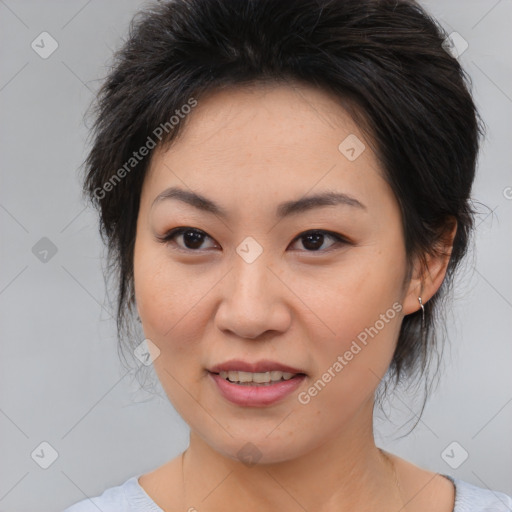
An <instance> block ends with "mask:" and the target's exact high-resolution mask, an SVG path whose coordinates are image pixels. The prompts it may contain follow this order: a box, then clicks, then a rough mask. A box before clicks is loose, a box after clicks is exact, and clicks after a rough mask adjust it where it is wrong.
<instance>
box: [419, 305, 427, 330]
mask: <svg viewBox="0 0 512 512" xmlns="http://www.w3.org/2000/svg"><path fill="white" fill-rule="evenodd" d="M418 302H419V303H420V307H421V328H422V329H424V328H425V307H424V306H423V301H422V300H421V297H418Z"/></svg>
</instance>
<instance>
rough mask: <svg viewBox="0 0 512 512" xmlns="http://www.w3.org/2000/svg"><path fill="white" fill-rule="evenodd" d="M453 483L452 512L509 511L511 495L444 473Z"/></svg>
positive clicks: (511, 509)
mask: <svg viewBox="0 0 512 512" xmlns="http://www.w3.org/2000/svg"><path fill="white" fill-rule="evenodd" d="M445 476H446V477H447V478H449V479H450V480H452V482H453V483H454V485H455V489H456V490H455V508H454V511H453V512H510V511H512V497H510V496H508V495H507V494H505V493H502V492H499V491H493V490H490V489H483V488H482V487H478V486H476V485H473V484H470V483H469V482H465V481H464V480H458V479H456V478H455V479H454V478H451V477H449V476H447V475H445Z"/></svg>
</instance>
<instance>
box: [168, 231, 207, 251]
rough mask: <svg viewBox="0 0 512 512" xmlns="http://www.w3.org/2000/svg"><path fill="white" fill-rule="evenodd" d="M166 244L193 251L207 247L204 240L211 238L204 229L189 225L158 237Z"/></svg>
mask: <svg viewBox="0 0 512 512" xmlns="http://www.w3.org/2000/svg"><path fill="white" fill-rule="evenodd" d="M158 239H159V240H160V241H161V242H163V243H166V244H176V245H177V246H178V247H179V248H180V249H184V250H191V251H195V250H198V249H207V248H208V247H205V246H204V243H205V241H206V240H212V239H211V238H210V237H209V236H208V235H207V234H206V233H205V232H204V231H201V230H200V229H196V228H190V227H180V228H175V229H172V230H171V231H169V232H168V233H166V234H165V235H164V236H163V237H159V238H158Z"/></svg>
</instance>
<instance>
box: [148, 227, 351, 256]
mask: <svg viewBox="0 0 512 512" xmlns="http://www.w3.org/2000/svg"><path fill="white" fill-rule="evenodd" d="M186 232H193V233H199V234H201V235H204V236H205V237H206V238H210V239H211V240H213V239H212V238H211V237H210V236H209V235H208V234H207V233H205V232H204V231H202V230H200V229H197V228H192V227H178V228H174V229H171V230H170V231H168V232H167V233H165V234H164V235H163V236H158V237H157V239H158V241H159V242H161V243H163V244H166V245H170V244H173V243H174V244H176V242H175V240H174V239H175V238H176V237H178V236H180V235H182V234H183V233H186ZM313 234H315V235H318V234H320V235H324V236H325V237H327V238H331V239H332V240H334V241H335V243H334V244H333V245H331V246H330V247H329V248H328V249H323V250H322V249H319V250H307V249H304V252H308V253H321V254H323V253H326V252H329V251H331V250H332V247H335V246H336V245H352V242H351V241H350V240H348V239H347V238H345V237H343V236H342V235H340V234H338V233H335V232H333V231H327V230H325V229H310V230H308V231H304V232H302V233H300V234H299V235H297V236H296V237H295V238H294V239H293V241H292V244H293V243H294V242H295V241H297V240H299V239H301V238H304V237H306V236H308V235H313ZM178 250H181V251H185V252H201V251H204V250H205V249H189V248H186V247H185V248H184V247H180V246H178ZM207 250H208V249H207Z"/></svg>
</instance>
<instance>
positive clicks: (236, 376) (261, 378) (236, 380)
mask: <svg viewBox="0 0 512 512" xmlns="http://www.w3.org/2000/svg"><path fill="white" fill-rule="evenodd" d="M210 373H213V374H215V375H219V377H221V378H222V379H225V380H227V381H228V382H231V383H232V384H238V385H240V386H272V385H273V384H276V383H278V382H283V381H287V380H291V379H294V378H296V377H299V376H305V374H304V373H291V372H281V371H277V370H274V371H269V372H255V373H253V372H243V371H236V370H235V371H221V372H218V373H217V372H210Z"/></svg>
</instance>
